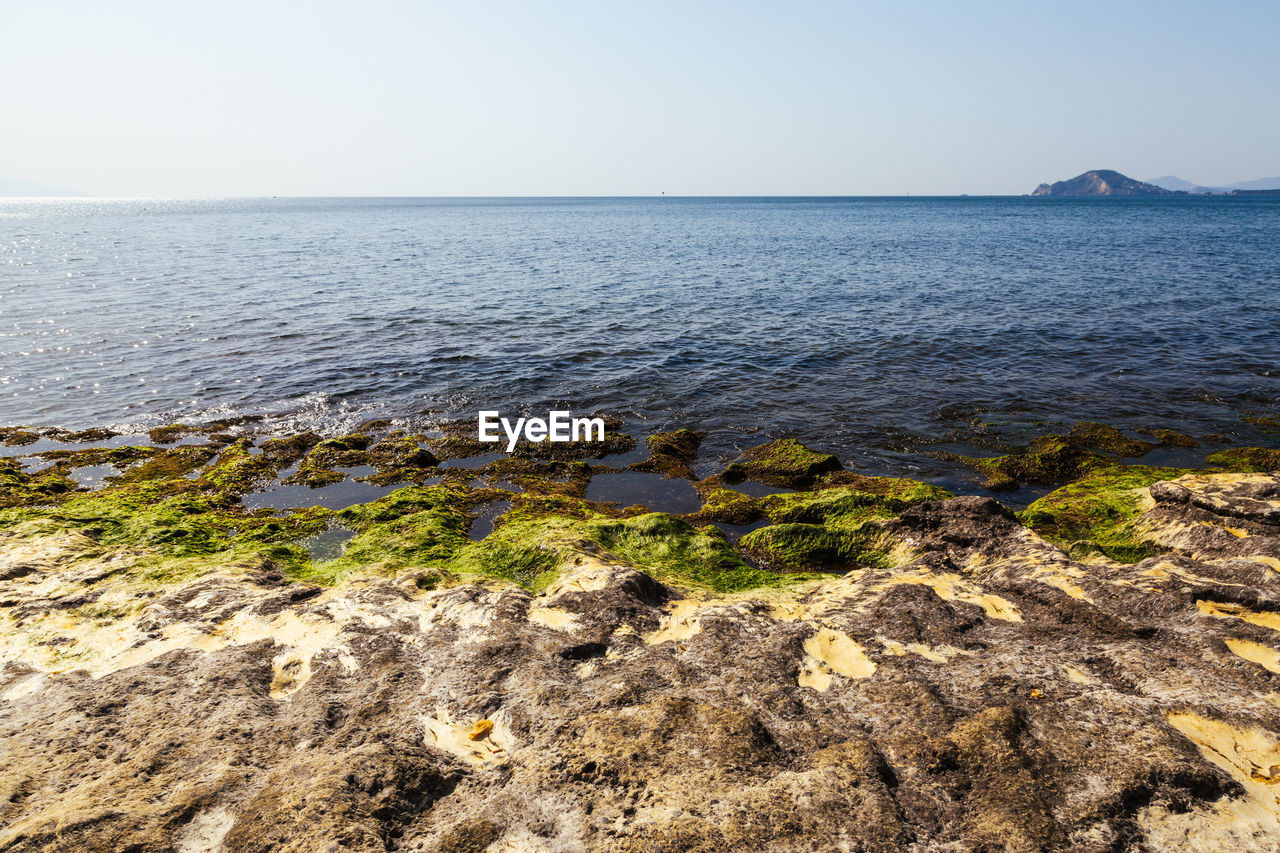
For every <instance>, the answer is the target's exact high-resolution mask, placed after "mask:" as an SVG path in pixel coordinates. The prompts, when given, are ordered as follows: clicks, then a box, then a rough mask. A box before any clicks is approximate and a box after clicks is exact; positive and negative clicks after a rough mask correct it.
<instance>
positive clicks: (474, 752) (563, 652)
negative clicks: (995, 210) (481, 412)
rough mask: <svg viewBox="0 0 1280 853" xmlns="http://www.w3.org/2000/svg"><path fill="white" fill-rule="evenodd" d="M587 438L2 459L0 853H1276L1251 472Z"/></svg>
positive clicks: (1129, 460) (1087, 455)
mask: <svg viewBox="0 0 1280 853" xmlns="http://www.w3.org/2000/svg"><path fill="white" fill-rule="evenodd" d="M621 427H622V425H621V424H620V423H618V422H612V421H611V422H610V424H609V432H608V434H607V436H606V441H605V442H603V443H600V444H590V445H587V444H579V445H573V444H568V445H565V444H561V445H536V444H522V445H520V446H519V447H517V448H516V451H515V453H514V454H512V455H510V456H507V455H505V454H503V455H494V454H492V453H491V452H490V451H491V450H492V448H491V447H490V446H480V445H478V443H476V442H474V441H473V440H472V439H471V438H470V437H469V435H468V434H467V433H466V432H465V431H464V430H462V429H461V428H459V429H457V430H454V431H451V430H445V432H444V433H443V434H442V435H435V436H426V435H411V434H406V433H404V432H400V431H397V430H394V429H392V426H391V425H390V424H388V423H385V422H374V423H370V424H366V425H365V426H364V427H363V428H361V429H360V430H359V431H358V432H356V433H353V434H351V435H345V436H334V437H329V438H322V437H320V436H318V435H315V434H311V433H304V434H300V435H292V436H266V435H258V434H255V433H254V424H253V423H252V422H245V421H239V422H233V421H228V422H222V423H217V424H207V425H200V426H188V425H181V424H179V425H174V426H172V427H166V428H162V429H159V430H153V431H152V432H151V434H150V435H148V436H145V437H138V438H136V439H135V438H133V437H128V436H116V435H114V434H113V433H111V432H110V431H107V430H92V431H86V432H81V433H69V432H66V431H62V430H54V429H31V428H20V427H14V428H8V429H4V430H0V442H3V443H4V444H5V445H6V447H5V450H6V451H7V452H9V454H10V455H8V456H5V457H3V458H0V667H2V668H0V756H2V759H0V850H5V851H33V850H48V851H55V850H56V851H77V850H86V851H88V850H94V851H97V850H134V851H162V850H173V851H183V853H192V851H315V850H360V851H375V850H377V851H384V850H418V851H452V853H461V851H476V853H480V851H489V853H497V851H547V853H550V852H551V851H579V850H582V851H597V850H599V851H637V853H638V851H671V853H675V852H676V851H722V850H723V851H742V850H753V851H754V850H760V851H815V852H816V851H835V850H848V851H899V850H900V851H988V850H990V851H996V850H1001V851H1040V850H1073V851H1098V853H1101V852H1102V851H1168V850H1192V851H1218V850H1245V851H1248V850H1256V851H1274V850H1276V849H1277V848H1278V847H1280V451H1277V450H1274V449H1271V448H1266V447H1259V448H1240V447H1237V448H1234V449H1229V450H1225V451H1222V452H1219V453H1216V454H1213V455H1209V456H1208V457H1207V462H1206V465H1205V466H1204V467H1201V468H1198V469H1195V470H1192V469H1185V468H1169V467H1159V466H1147V465H1142V464H1139V463H1140V458H1141V456H1143V455H1144V454H1146V453H1148V452H1149V451H1150V450H1151V449H1152V448H1154V447H1156V446H1158V445H1163V446H1167V447H1179V446H1187V442H1191V443H1193V444H1194V443H1195V442H1196V439H1194V438H1192V437H1190V436H1184V435H1181V434H1179V433H1174V432H1171V431H1168V430H1152V431H1149V433H1148V434H1146V435H1142V436H1141V437H1140V436H1138V435H1134V434H1128V433H1122V432H1120V431H1119V430H1114V429H1111V428H1110V427H1106V426H1104V425H1100V424H1081V425H1079V426H1077V427H1076V428H1075V429H1073V430H1071V431H1070V432H1069V433H1066V434H1063V435H1054V436H1044V437H1042V438H1040V439H1037V440H1036V441H1035V442H1034V443H1032V444H1031V445H1030V446H1028V447H1026V448H1019V449H1014V450H1012V451H1011V452H1009V453H1006V454H1005V455H1003V456H999V457H991V458H984V459H967V458H962V457H957V459H958V460H960V461H962V462H964V464H967V465H969V466H971V467H972V468H973V469H974V470H975V472H978V473H979V474H980V476H981V477H982V478H985V483H986V487H987V488H988V489H990V490H992V491H993V492H995V493H997V494H999V493H1000V490H1008V489H1016V488H1021V487H1024V486H1027V485H1028V484H1031V485H1038V486H1040V487H1042V488H1043V490H1044V491H1045V492H1046V494H1044V495H1043V496H1042V497H1040V498H1039V499H1038V500H1036V501H1035V502H1034V503H1031V505H1030V506H1029V507H1027V508H1026V509H1025V510H1023V511H1021V512H1015V511H1013V510H1012V509H1010V508H1009V507H1007V506H1005V505H1004V504H1002V503H1000V502H999V501H997V500H996V499H994V498H993V497H989V496H985V495H968V496H954V495H951V494H950V493H948V492H946V491H944V490H942V489H940V488H938V487H936V486H932V485H928V484H924V483H918V482H914V481H911V480H905V479H895V478H885V477H869V476H863V475H861V474H858V473H856V472H853V471H849V470H846V469H845V468H844V467H843V465H842V464H841V462H840V461H839V460H838V459H836V458H835V457H833V456H830V455H828V454H825V453H822V452H820V451H818V450H815V449H811V448H809V447H806V446H804V445H802V444H800V443H798V442H795V441H790V440H783V441H777V442H772V443H769V444H765V445H761V446H760V447H757V448H753V449H751V450H748V451H747V452H746V453H744V454H743V455H742V457H741V458H739V459H737V460H735V461H733V462H732V463H731V464H728V465H727V466H725V467H724V468H723V469H722V470H719V471H718V472H716V473H714V474H712V475H711V476H706V477H702V478H699V477H698V475H697V473H695V466H694V463H695V460H696V458H697V452H698V444H699V441H700V440H701V436H700V435H699V434H698V433H695V432H692V431H689V430H680V431H677V432H673V433H664V434H660V435H655V436H651V437H649V438H648V439H647V441H645V442H643V443H641V444H640V446H638V447H637V446H636V441H635V439H633V438H631V437H630V436H628V435H626V434H624V433H623V432H622V431H621ZM609 478H614V479H613V480H610V479H609ZM619 478H624V479H619ZM609 483H613V484H615V485H614V486H608V484H609ZM602 484H603V485H602ZM608 488H613V489H614V490H615V491H616V490H617V489H622V490H623V491H624V492H625V489H626V488H634V489H636V490H637V491H636V494H637V495H639V496H640V497H641V498H644V499H637V500H636V501H634V502H629V501H618V500H612V499H607V497H602V496H608V495H610V494H613V493H614V492H610V491H608ZM679 490H685V491H684V492H681V491H679ZM685 492H687V493H688V496H691V497H688V496H686V495H685ZM675 500H680V501H685V502H686V505H687V506H688V507H689V509H688V510H681V511H674V510H673V511H671V512H661V511H657V512H655V511H652V510H654V509H660V508H661V506H659V505H661V504H662V503H663V502H664V501H675ZM627 504H631V505H627ZM694 507H696V509H694Z"/></svg>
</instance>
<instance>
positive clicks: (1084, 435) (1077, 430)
mask: <svg viewBox="0 0 1280 853" xmlns="http://www.w3.org/2000/svg"><path fill="white" fill-rule="evenodd" d="M1067 439H1068V440H1069V441H1071V442H1072V443H1073V444H1075V445H1076V446H1077V447H1082V448H1087V449H1091V450H1099V451H1101V452H1103V453H1108V454H1111V455H1112V456H1120V457H1138V456H1143V455H1145V454H1147V453H1150V452H1151V451H1152V450H1153V449H1155V445H1154V444H1152V443H1151V442H1149V441H1141V440H1139V439H1136V438H1129V437H1128V436H1126V435H1125V434H1124V433H1122V432H1121V431H1120V430H1118V429H1116V428H1115V427H1113V426H1108V425H1106V424H1099V423H1093V422H1091V421H1085V422H1082V423H1078V424H1076V425H1075V426H1073V427H1072V428H1071V431H1070V432H1068V433H1067Z"/></svg>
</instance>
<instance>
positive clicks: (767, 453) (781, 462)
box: [721, 438, 842, 489]
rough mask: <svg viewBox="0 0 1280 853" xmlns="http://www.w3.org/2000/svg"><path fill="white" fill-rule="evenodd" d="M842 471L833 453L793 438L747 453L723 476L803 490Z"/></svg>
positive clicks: (729, 479)
mask: <svg viewBox="0 0 1280 853" xmlns="http://www.w3.org/2000/svg"><path fill="white" fill-rule="evenodd" d="M841 468H842V466H841V465H840V460H839V459H837V458H836V457H834V456H832V455H831V454H830V453H821V452H819V451H817V450H813V449H811V448H809V447H806V446H805V445H803V444H801V443H800V442H798V441H796V440H795V439H792V438H784V439H781V440H779V441H771V442H769V443H768V444H762V445H759V446H758V447H753V448H751V449H750V450H747V451H745V452H744V453H743V454H742V456H740V457H739V458H738V460H737V461H735V462H734V463H733V464H731V465H730V466H729V467H728V468H726V469H725V470H724V473H723V474H721V477H722V478H723V480H724V482H726V483H730V484H732V483H740V482H742V481H743V480H751V481H753V482H757V483H764V484H766V485H770V486H783V487H787V488H794V489H802V488H806V487H807V486H809V485H811V484H812V483H813V482H814V480H816V479H817V478H818V477H819V476H821V475H822V474H826V473H828V472H830V471H838V470H840V469H841Z"/></svg>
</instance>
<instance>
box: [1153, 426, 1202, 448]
mask: <svg viewBox="0 0 1280 853" xmlns="http://www.w3.org/2000/svg"><path fill="white" fill-rule="evenodd" d="M1138 432H1140V433H1142V434H1143V435H1149V436H1151V437H1152V438H1154V439H1155V440H1156V441H1158V442H1160V444H1162V445H1163V446H1165V447H1199V446H1200V442H1198V441H1196V440H1195V439H1194V438H1192V437H1191V436H1189V435H1187V434H1186V433H1185V432H1178V431H1177V430H1172V429H1164V428H1163V427H1147V428H1144V429H1140V430H1138Z"/></svg>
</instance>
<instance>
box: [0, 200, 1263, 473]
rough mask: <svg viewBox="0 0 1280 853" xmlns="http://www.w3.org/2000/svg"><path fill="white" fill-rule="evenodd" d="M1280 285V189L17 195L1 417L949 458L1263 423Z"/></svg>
mask: <svg viewBox="0 0 1280 853" xmlns="http://www.w3.org/2000/svg"><path fill="white" fill-rule="evenodd" d="M1278 308H1280V200H1271V199H1231V198H1203V199H1194V198H1193V199H1176V200H1163V199H1160V200H1140V199H1133V200H1079V201H1072V200H1062V201H1059V200H1047V199H1030V198H1003V199H977V198H975V199H617V200H611V199H584V200H573V199H550V200H536V199H530V200H526V199H502V200H453V201H451V200H435V199H432V200H414V199H333V200H326V199H307V200H297V199H278V200H277V199H253V200H212V201H138V200H132V201H99V200H83V201H82V200H76V201H0V394H2V395H3V396H0V423H4V424H15V423H29V424H36V425H57V426H63V427H68V428H73V427H82V426H97V425H111V424H114V425H121V424H124V425H134V426H139V425H140V426H147V425H154V424H156V423H160V422H169V421H173V420H177V419H186V420H191V419H201V418H204V419H208V418H213V417H221V416H225V415H228V414H239V413H265V414H269V415H272V416H273V417H278V418H280V420H281V423H280V427H281V428H294V427H298V426H302V425H307V426H313V427H320V428H322V429H323V428H327V429H338V428H341V427H344V426H349V425H350V424H352V423H354V422H357V421H360V420H364V419H366V418H369V417H375V416H392V417H404V418H408V419H410V420H411V421H413V420H416V421H423V422H431V421H434V420H438V419H441V418H447V417H459V416H461V417H468V418H474V417H475V413H476V411H477V409H480V408H493V409H500V410H502V411H503V413H504V414H506V413H508V412H511V413H518V412H521V411H523V412H524V413H528V414H532V413H538V412H545V410H546V409H547V408H549V407H551V406H553V405H554V406H555V407H557V408H561V407H563V408H570V409H572V410H574V411H575V412H589V411H595V410H602V411H613V412H619V413H622V414H624V415H626V416H627V417H628V423H629V428H630V429H633V430H635V431H638V432H646V431H653V430H656V429H659V428H663V427H668V426H672V425H681V426H693V427H700V428H703V429H707V430H710V431H711V436H710V437H709V438H708V441H707V445H706V447H707V449H708V451H709V453H710V454H711V455H716V454H719V455H721V456H724V455H726V454H730V455H731V454H732V452H733V451H734V449H735V448H738V447H742V446H746V445H750V444H755V443H759V442H760V441H763V440H764V439H765V438H766V437H772V436H777V435H783V434H788V435H796V436H799V437H801V438H803V439H806V440H809V441H810V442H812V443H815V444H817V445H819V446H821V447H823V448H824V449H828V450H831V451H833V452H835V453H837V454H839V455H840V456H841V457H842V458H844V459H845V460H846V461H848V462H850V463H852V464H854V465H862V466H866V467H871V468H886V469H888V468H892V469H897V470H901V469H902V468H903V466H906V467H908V468H911V467H919V466H924V467H926V468H927V467H928V466H929V465H930V464H931V463H929V462H927V461H921V460H922V457H921V454H920V451H921V449H922V448H933V449H936V448H946V447H949V446H952V445H953V444H954V445H956V446H969V445H968V443H969V442H971V441H973V440H978V441H979V442H980V441H981V440H982V436H983V434H984V433H992V432H995V433H999V434H1001V435H1005V436H1016V435H1018V434H1020V433H1025V434H1030V433H1031V432H1035V431H1043V430H1044V429H1046V428H1053V427H1057V426H1060V425H1063V424H1067V423H1070V422H1073V421H1076V420H1082V419H1090V420H1102V421H1109V422H1112V423H1115V424H1117V425H1120V426H1125V427H1138V426H1143V425H1150V424H1160V425H1165V426H1173V427H1177V428H1181V429H1184V430H1188V431H1191V432H1193V433H1204V432H1224V431H1239V430H1242V429H1247V427H1243V426H1242V422H1241V416H1242V415H1243V414H1245V413H1248V412H1256V411H1266V410H1273V409H1274V408H1275V407H1276V406H1277V401H1278V400H1280V364H1278V362H1280V311H1278V310H1277V309H1278ZM975 418H976V419H977V420H976V421H975Z"/></svg>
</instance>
